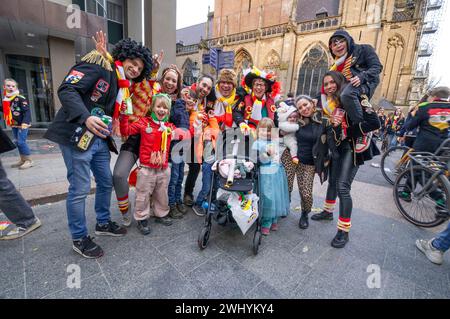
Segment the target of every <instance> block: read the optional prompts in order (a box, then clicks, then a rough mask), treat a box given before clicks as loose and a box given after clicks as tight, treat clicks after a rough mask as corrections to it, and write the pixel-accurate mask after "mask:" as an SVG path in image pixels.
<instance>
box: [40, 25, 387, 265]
mask: <svg viewBox="0 0 450 319" xmlns="http://www.w3.org/2000/svg"><path fill="white" fill-rule="evenodd" d="M96 42H97V47H96V50H94V51H92V52H90V53H89V54H88V55H86V56H85V57H84V58H83V59H82V61H81V62H80V63H78V64H76V65H75V66H73V68H72V69H71V70H70V71H69V73H68V75H67V76H66V78H65V80H64V81H63V83H62V84H61V86H60V87H59V89H58V96H59V99H60V101H61V105H62V107H61V109H60V110H59V111H58V113H57V114H56V117H55V120H54V121H53V123H52V124H51V125H50V127H49V129H48V131H47V133H46V135H45V137H46V138H48V139H49V140H51V141H53V142H56V143H58V144H59V146H60V148H61V152H62V156H63V158H64V162H65V165H66V167H67V179H68V181H69V184H70V186H69V192H68V196H67V217H68V224H69V229H70V232H71V235H72V239H73V249H74V250H75V251H76V252H78V253H79V254H81V255H83V256H84V257H86V258H98V257H100V256H102V255H103V250H102V249H101V248H100V246H99V245H97V244H96V243H95V242H94V241H93V239H92V238H91V237H90V236H89V234H88V230H87V227H86V215H85V209H86V208H85V202H86V197H87V196H88V194H89V192H90V188H91V172H92V173H93V175H94V178H95V182H96V185H97V187H96V192H95V212H96V220H97V223H96V226H95V234H97V235H109V236H124V235H125V234H126V232H127V229H126V227H128V226H130V224H131V223H132V219H133V218H134V220H136V222H137V228H138V229H139V231H140V232H141V233H142V234H144V235H148V234H149V233H150V232H151V229H150V223H149V219H150V217H153V218H154V220H155V222H157V223H160V224H162V225H167V226H169V225H171V224H172V223H173V220H174V219H180V218H183V216H184V215H185V214H186V213H187V212H188V211H189V209H188V207H189V206H190V207H192V210H193V211H194V212H195V213H196V214H198V215H204V214H205V202H206V201H207V198H208V196H209V194H210V192H213V194H212V198H213V199H215V196H216V193H217V190H216V189H211V180H212V173H213V171H212V169H213V168H212V167H213V164H214V162H215V161H216V160H217V158H216V156H215V155H216V151H217V148H218V147H222V146H219V145H218V141H219V140H220V139H221V137H222V136H223V135H224V134H226V132H227V131H228V130H239V131H240V133H241V134H243V135H244V136H249V137H250V136H253V137H254V138H255V139H256V141H255V142H254V143H253V144H252V145H251V148H252V149H253V150H255V151H257V152H258V154H259V155H258V160H259V161H260V163H261V165H259V166H258V167H259V170H260V178H261V189H260V190H259V196H260V197H262V198H264V199H265V200H263V201H262V203H263V205H262V207H261V214H262V216H261V222H262V233H263V235H269V234H270V232H271V231H276V230H278V227H279V218H280V217H283V216H286V215H287V214H288V213H289V211H290V205H289V202H290V199H291V193H292V191H293V184H294V180H295V178H297V182H298V189H299V193H300V198H301V207H302V213H301V217H300V220H299V227H300V228H301V229H306V228H308V223H309V214H310V213H311V208H312V205H313V181H314V176H315V174H318V175H319V177H320V179H321V182H325V181H328V189H327V194H326V200H325V203H324V207H323V211H322V212H321V213H318V214H315V215H313V216H312V219H314V220H332V219H333V213H334V210H335V206H336V200H337V198H338V197H339V217H338V222H337V228H338V229H337V233H336V236H335V237H334V238H333V240H332V242H331V245H332V246H333V247H336V248H342V247H344V246H345V245H346V243H347V242H348V240H349V231H350V228H351V214H352V210H353V203H352V198H351V195H350V190H351V184H352V182H353V180H354V178H355V175H356V173H357V171H358V168H359V166H360V165H362V164H363V163H364V161H366V160H369V159H371V158H372V157H373V156H375V155H377V154H379V151H378V149H377V147H376V144H375V142H374V140H373V139H372V138H371V135H370V132H372V131H374V130H377V129H379V128H380V122H379V119H378V116H377V114H376V113H375V112H374V111H373V109H372V108H371V106H370V104H369V100H370V98H371V97H372V95H373V93H374V91H375V89H376V87H377V85H378V83H379V74H380V72H381V70H382V65H381V63H380V61H379V59H378V57H377V55H376V53H375V51H374V49H373V48H372V47H371V46H370V45H358V44H355V43H354V41H353V38H352V37H351V36H350V35H349V34H348V33H347V32H346V31H344V30H338V31H336V32H335V33H334V34H333V35H332V36H331V38H330V40H329V49H330V52H331V54H332V56H333V57H334V59H335V62H334V64H333V65H332V66H331V68H330V71H329V72H327V73H326V74H325V75H324V77H323V79H322V89H321V92H320V94H319V95H318V96H313V97H311V96H307V95H300V96H297V97H296V98H293V99H292V98H290V99H286V100H283V99H281V98H280V96H281V95H280V91H281V85H280V83H279V82H277V81H276V77H275V75H274V74H273V73H271V72H265V71H262V70H259V69H258V68H256V67H253V68H251V69H249V70H245V71H244V76H243V79H242V81H241V83H240V85H239V83H238V82H239V81H238V79H237V76H236V73H235V71H234V70H230V69H224V70H221V71H220V72H219V75H218V77H217V79H216V80H214V78H213V77H211V76H209V75H202V76H201V77H200V78H199V79H198V81H197V83H195V84H193V85H192V86H190V87H183V86H182V80H181V79H182V74H181V72H180V71H179V69H178V68H177V67H176V66H175V65H171V66H169V67H167V68H165V69H163V70H159V69H160V65H161V63H162V54H160V55H154V56H152V54H151V52H150V51H149V49H148V48H146V47H144V46H142V45H141V44H140V43H137V42H135V41H133V40H131V39H124V40H122V41H120V42H119V43H118V44H117V45H116V46H115V47H114V50H113V51H112V52H111V54H109V53H108V52H107V51H106V47H105V40H104V37H103V35H102V34H101V33H100V34H99V35H98V37H97V41H96ZM275 128H277V130H274V129H275ZM274 132H276V133H274ZM274 134H276V136H274ZM113 136H120V137H121V139H122V141H123V143H122V145H121V147H120V151H119V150H118V149H117V147H116V143H115V140H114V138H113ZM249 140H250V139H249ZM274 141H281V143H280V147H276V145H275V143H274ZM111 152H115V153H117V154H118V155H119V156H118V158H117V161H116V164H115V167H114V170H113V172H111V169H110V159H111ZM186 164H187V166H188V174H187V177H186V180H185V185H184V194H183V193H182V192H183V188H182V184H183V181H184V170H185V166H186ZM135 165H137V166H138V169H137V170H133V167H134V166H135ZM200 171H201V172H202V187H201V190H200V192H199V193H198V194H197V196H196V197H195V196H194V187H195V184H196V181H197V179H198V176H199V173H200ZM134 173H137V179H136V181H135V186H136V198H135V205H134V209H133V210H131V205H130V201H129V184H130V182H131V179H132V178H131V177H132V176H134ZM130 174H131V175H130ZM113 189H114V190H115V194H116V197H117V202H118V206H119V210H120V212H121V215H122V219H123V220H122V225H119V224H118V223H116V222H114V221H112V220H111V210H110V204H111V195H112V191H113Z"/></svg>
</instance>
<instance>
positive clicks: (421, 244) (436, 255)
mask: <svg viewBox="0 0 450 319" xmlns="http://www.w3.org/2000/svg"><path fill="white" fill-rule="evenodd" d="M432 241H433V239H430V240H423V239H417V240H416V247H417V248H418V249H419V250H420V251H421V252H423V253H424V254H425V256H427V258H428V260H430V261H431V262H432V263H434V264H437V265H442V263H443V261H444V253H443V252H442V251H440V250H439V249H436V248H434V247H433V245H432V244H431V242H432Z"/></svg>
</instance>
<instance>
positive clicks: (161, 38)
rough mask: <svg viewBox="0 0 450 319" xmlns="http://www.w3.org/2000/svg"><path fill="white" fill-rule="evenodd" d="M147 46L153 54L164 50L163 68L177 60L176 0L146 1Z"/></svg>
mask: <svg viewBox="0 0 450 319" xmlns="http://www.w3.org/2000/svg"><path fill="white" fill-rule="evenodd" d="M144 12H145V13H144V18H145V45H146V46H147V47H149V48H150V49H151V50H152V52H153V53H159V52H160V50H164V62H163V65H162V67H165V66H168V65H170V64H173V63H175V59H176V0H164V1H160V0H146V1H145V4H144Z"/></svg>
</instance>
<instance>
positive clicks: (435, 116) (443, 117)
mask: <svg viewBox="0 0 450 319" xmlns="http://www.w3.org/2000/svg"><path fill="white" fill-rule="evenodd" d="M428 115H429V116H430V119H429V120H428V123H429V124H430V125H431V126H433V127H436V128H438V129H439V130H441V131H443V130H446V129H448V128H449V122H450V109H431V110H429V111H428Z"/></svg>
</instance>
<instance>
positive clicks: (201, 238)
mask: <svg viewBox="0 0 450 319" xmlns="http://www.w3.org/2000/svg"><path fill="white" fill-rule="evenodd" d="M210 234H211V228H210V227H207V226H205V227H203V228H202V231H201V232H200V234H199V235H198V247H199V248H200V249H205V248H206V246H208V241H209V235H210Z"/></svg>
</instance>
